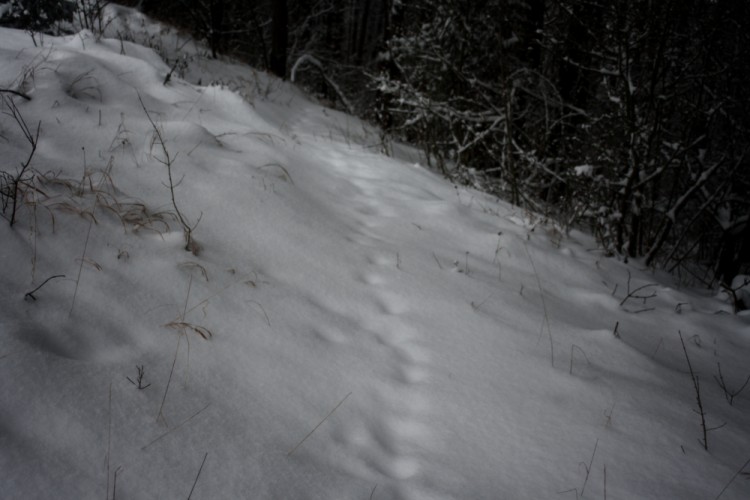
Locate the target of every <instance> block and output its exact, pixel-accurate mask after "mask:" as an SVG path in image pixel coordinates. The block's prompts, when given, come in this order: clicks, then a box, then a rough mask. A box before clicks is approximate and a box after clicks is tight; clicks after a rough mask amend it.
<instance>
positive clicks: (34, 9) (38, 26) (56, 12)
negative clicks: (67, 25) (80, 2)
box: [0, 0, 76, 32]
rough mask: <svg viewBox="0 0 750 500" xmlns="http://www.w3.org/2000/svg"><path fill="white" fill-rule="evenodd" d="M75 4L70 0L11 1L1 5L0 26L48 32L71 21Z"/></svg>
mask: <svg viewBox="0 0 750 500" xmlns="http://www.w3.org/2000/svg"><path fill="white" fill-rule="evenodd" d="M75 7H76V6H75V3H74V2H72V1H70V0H11V1H9V2H3V3H0V26H8V27H11V28H18V29H25V30H29V31H35V32H48V31H50V30H52V29H53V28H54V27H55V26H57V25H58V23H59V22H61V21H71V20H72V19H73V13H74V11H75Z"/></svg>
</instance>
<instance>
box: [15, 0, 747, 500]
mask: <svg viewBox="0 0 750 500" xmlns="http://www.w3.org/2000/svg"><path fill="white" fill-rule="evenodd" d="M110 12H111V13H115V12H117V13H118V15H119V16H120V18H119V19H117V20H116V21H115V22H113V23H112V24H111V25H110V27H109V30H110V31H109V32H108V33H109V35H108V36H110V37H109V38H108V37H104V38H103V39H101V40H99V41H97V40H96V39H95V37H94V36H93V35H92V34H91V33H87V32H82V33H80V34H78V35H75V36H71V37H67V38H52V37H46V38H45V39H44V42H45V45H44V46H43V47H34V45H33V43H32V41H31V38H30V37H29V36H28V35H27V34H25V33H23V32H21V31H13V30H7V29H2V30H0V88H5V89H13V90H18V91H22V92H24V93H27V94H28V95H29V97H31V100H30V101H26V100H24V99H23V98H21V97H18V96H15V95H11V94H8V93H5V94H4V97H5V98H6V100H7V99H12V100H13V102H14V103H15V104H16V106H17V109H18V110H19V112H20V113H21V115H22V117H23V119H24V120H25V121H26V123H27V124H28V125H29V128H30V129H31V130H32V131H33V130H35V128H36V124H37V123H41V128H40V134H39V140H38V143H39V144H38V149H37V151H36V153H35V155H34V156H33V159H32V162H31V166H30V168H32V169H33V170H34V172H35V175H34V177H33V181H28V182H26V183H25V184H24V185H23V186H22V187H23V191H24V194H25V203H24V204H23V206H21V208H20V209H19V212H18V214H17V221H16V224H15V225H14V226H13V227H10V225H9V224H8V223H7V221H2V224H0V257H1V258H2V260H1V262H2V266H0V279H1V280H2V287H0V497H1V498H3V499H24V500H26V499H46V498H66V499H85V498H115V497H116V498H117V499H165V498H187V497H189V496H190V498H194V499H197V498H213V499H234V498H269V499H270V498H273V499H282V498H283V499H325V500H329V499H367V498H373V499H403V500H410V499H415V500H416V499H434V500H438V499H480V498H486V499H500V498H507V499H526V498H528V499H540V498H576V497H579V498H607V499H667V498H674V499H688V498H691V499H692V498H696V499H713V498H717V495H718V497H719V498H722V499H725V500H728V499H745V498H749V497H750V481H748V480H747V473H748V472H750V467H748V464H747V462H746V461H748V460H750V389H747V390H746V391H745V392H744V393H741V394H739V395H738V396H736V397H735V398H734V400H733V401H732V403H733V404H732V405H730V404H729V401H728V400H727V398H725V394H724V391H723V390H722V389H721V388H720V386H719V384H718V383H717V382H716V381H715V380H714V378H715V377H716V378H718V377H719V365H720V368H721V374H722V376H723V380H724V382H725V384H724V385H725V386H726V387H728V389H730V390H732V391H734V390H737V389H739V388H740V387H741V386H742V383H743V382H744V381H745V378H746V377H748V376H749V375H750V363H748V359H750V324H749V323H748V320H749V319H750V316H747V315H744V316H743V315H733V314H730V313H728V312H730V309H729V306H728V305H727V304H726V303H725V302H723V301H722V300H721V297H714V296H711V295H707V294H702V293H699V292H696V291H691V290H687V289H679V288H677V286H676V285H675V284H674V283H673V282H671V281H670V280H669V279H667V278H664V277H659V276H654V275H653V274H651V273H650V272H645V271H643V270H641V269H639V268H638V267H637V266H635V265H631V266H627V265H624V264H622V263H620V262H617V261H616V260H613V259H608V258H605V257H603V256H602V255H601V254H600V253H599V252H598V251H597V249H596V246H595V243H594V241H593V240H592V239H591V238H590V237H588V236H586V235H584V234H582V233H580V232H577V231H572V232H571V234H570V235H561V234H560V233H559V231H557V230H556V229H555V228H554V227H553V226H552V225H550V224H545V223H544V222H543V221H541V220H540V219H539V218H538V217H536V216H535V215H534V214H529V213H525V212H524V211H523V210H520V209H518V208H516V207H513V206H510V205H508V204H506V203H503V202H500V201H498V200H495V199H492V198H490V197H488V196H486V195H483V194H481V193H479V192H475V191H471V190H467V189H464V188H462V187H456V186H453V185H451V184H450V183H448V182H446V181H445V180H444V179H442V178H441V177H439V176H438V175H436V174H434V173H431V172H430V171H429V170H427V169H426V168H424V167H422V166H420V165H419V164H418V163H417V162H418V155H416V154H414V155H412V156H411V157H409V155H407V153H408V152H409V149H408V148H406V147H400V148H397V149H399V150H400V151H402V153H403V154H400V155H398V156H399V158H393V157H388V156H384V155H383V154H381V153H380V150H381V147H380V145H379V142H380V138H379V136H378V134H377V133H376V132H375V131H374V130H372V128H371V127H369V126H368V125H365V124H363V123H362V122H360V121H359V120H357V119H355V118H353V117H350V116H346V115H344V114H342V113H339V112H337V111H334V110H331V109H328V108H326V107H324V106H321V105H319V104H316V103H314V102H313V101H311V100H310V99H308V98H306V97H305V96H304V95H303V94H302V93H301V92H300V91H299V90H297V89H295V88H293V87H292V86H291V85H289V84H287V83H283V82H279V81H276V80H274V79H273V78H271V77H269V76H268V75H265V74H263V73H262V72H257V71H253V70H252V69H251V68H247V67H243V66H242V65H238V64H232V63H230V62H221V61H215V60H210V59H207V58H205V57H204V56H202V54H203V53H204V50H203V49H201V48H200V47H196V46H195V45H194V44H193V43H192V42H190V43H184V42H185V41H184V40H182V39H180V37H179V36H178V35H177V34H176V33H175V32H173V31H172V30H169V29H166V28H162V27H160V26H158V25H156V24H153V23H151V22H150V21H148V20H146V19H145V18H143V17H142V16H140V15H139V14H137V13H135V12H133V11H130V10H127V9H122V8H118V10H114V9H113V10H111V11H110ZM118 32H119V35H121V38H122V40H123V41H121V40H120V39H118V36H115V35H116V34H117V33H118ZM128 39H131V40H137V41H140V42H141V43H143V44H147V45H150V46H151V47H155V48H156V49H158V50H159V53H160V54H161V55H162V56H166V57H168V58H169V57H171V58H172V59H171V60H170V61H168V62H165V61H163V60H162V59H161V57H160V56H159V55H158V54H157V52H154V51H153V50H151V49H149V48H146V47H144V46H142V45H138V44H135V43H131V42H128V41H126V40H128ZM176 49H179V50H180V51H181V52H179V54H180V56H179V57H182V58H183V59H182V61H183V63H181V64H178V65H177V68H178V69H177V70H175V72H174V75H173V76H172V78H171V80H170V82H169V83H167V84H166V85H165V84H163V82H164V80H165V76H166V75H167V73H169V72H170V69H171V68H172V67H174V60H175V59H174V58H175V57H178V56H177V53H176V52H175V50H176ZM179 76H182V77H183V78H180V77H179ZM199 82H200V84H199ZM212 82H217V83H219V84H217V85H209V84H211V83H212ZM3 109H4V111H8V112H9V108H8V107H7V106H5V107H4V108H3ZM149 118H150V119H151V120H152V121H153V124H154V125H155V126H156V130H155V128H154V125H152V123H151V122H150V121H149ZM157 130H158V133H157ZM159 136H160V137H161V139H162V140H163V143H164V149H166V152H167V153H168V154H169V157H170V162H171V167H169V168H168V167H167V166H166V165H165V162H166V156H165V151H164V149H163V148H162V147H161V143H160V140H159ZM30 149H31V148H30V144H29V143H28V141H26V140H25V139H24V137H23V135H22V134H21V130H20V128H19V126H18V124H17V123H16V121H14V120H13V118H12V117H11V116H10V115H8V114H7V113H6V114H3V115H1V116H0V153H1V155H0V157H1V158H2V168H3V171H5V172H9V173H11V174H12V173H15V172H16V171H17V168H18V165H19V164H20V163H21V162H23V161H24V160H25V159H26V158H27V157H28V154H29V151H30ZM170 168H171V174H172V181H173V182H172V186H173V188H174V203H173V200H172V198H171V194H170V186H169V173H170V172H169V171H170ZM175 205H176V207H175ZM177 209H178V210H179V212H180V214H181V216H182V218H183V220H184V221H185V222H186V223H187V224H188V225H189V226H190V227H194V230H193V232H192V236H193V237H194V239H195V244H194V245H193V246H192V250H193V251H192V252H189V251H186V250H185V239H184V236H183V230H182V229H181V224H180V222H179V221H178V220H177V213H176V210H177ZM7 214H8V213H7V211H6V215H7ZM57 275H64V276H65V277H57V278H53V279H51V280H50V281H48V282H46V283H45V284H44V285H43V286H42V287H41V288H39V289H38V290H37V291H35V292H34V293H33V294H32V296H31V297H29V296H27V297H24V294H25V293H26V292H29V291H32V290H34V289H35V288H36V287H38V286H39V285H42V284H43V283H44V282H45V280H47V279H48V278H50V277H52V276H57ZM644 285H648V286H647V287H645V288H642V289H641V290H639V291H637V292H636V293H635V295H636V296H641V297H642V296H650V295H652V294H653V295H654V296H653V297H650V298H647V299H638V298H635V297H631V298H629V299H627V300H624V299H626V297H627V296H628V293H629V292H633V291H634V290H636V289H637V288H639V287H642V286H644ZM679 332H681V334H682V337H683V339H684V342H685V348H686V351H687V354H688V356H689V359H690V362H691V365H692V369H693V370H694V373H695V375H696V376H697V377H698V378H699V388H700V396H701V404H702V406H703V409H704V410H705V413H706V426H707V427H709V428H713V427H718V426H721V425H723V427H721V428H720V429H717V430H713V431H710V432H708V451H706V450H704V449H703V446H702V443H701V442H700V441H701V440H702V439H703V434H702V428H701V417H700V415H698V414H696V413H695V411H694V410H697V408H698V407H697V403H696V391H695V388H694V383H693V379H692V378H691V375H690V373H689V372H688V364H687V362H686V355H685V352H684V351H683V347H682V344H681V341H680V336H679ZM137 367H142V379H140V380H139V376H138V375H139V374H138V369H137ZM139 383H140V386H141V387H144V386H145V387H144V388H143V389H139V387H138V385H139ZM724 424H725V425H724ZM743 464H744V465H743Z"/></svg>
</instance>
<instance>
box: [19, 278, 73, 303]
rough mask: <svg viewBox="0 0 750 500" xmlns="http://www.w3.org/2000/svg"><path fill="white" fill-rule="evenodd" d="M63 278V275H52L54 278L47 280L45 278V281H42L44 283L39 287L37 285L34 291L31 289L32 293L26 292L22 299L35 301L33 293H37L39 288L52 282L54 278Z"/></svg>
mask: <svg viewBox="0 0 750 500" xmlns="http://www.w3.org/2000/svg"><path fill="white" fill-rule="evenodd" d="M64 277H65V275H64V274H56V275H54V276H50V277H49V278H47V279H46V280H44V281H43V282H42V284H41V285H39V286H38V287H36V288H34V289H33V290H32V291H30V292H26V295H24V296H23V297H24V298H26V297H28V298H30V299H31V300H36V297H34V294H35V293H36V292H37V291H39V289H40V288H42V287H43V286H44V285H46V284H47V282H48V281H50V280H53V279H55V278H64Z"/></svg>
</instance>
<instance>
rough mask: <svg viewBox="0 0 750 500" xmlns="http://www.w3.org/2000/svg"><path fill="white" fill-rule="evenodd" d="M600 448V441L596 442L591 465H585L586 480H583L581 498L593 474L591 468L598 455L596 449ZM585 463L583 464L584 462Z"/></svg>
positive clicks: (590, 461)
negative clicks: (590, 475)
mask: <svg viewBox="0 0 750 500" xmlns="http://www.w3.org/2000/svg"><path fill="white" fill-rule="evenodd" d="M598 446H599V440H598V439H597V440H596V444H594V452H593V453H591V460H589V464H588V465H586V464H583V466H584V467H586V478H585V479H584V480H583V486H581V496H583V492H584V491H586V483H587V482H588V481H589V474H590V473H591V466H592V465H593V464H594V455H596V448H597V447H598ZM582 463H583V462H582Z"/></svg>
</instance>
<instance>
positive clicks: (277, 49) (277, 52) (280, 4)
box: [271, 0, 289, 79]
mask: <svg viewBox="0 0 750 500" xmlns="http://www.w3.org/2000/svg"><path fill="white" fill-rule="evenodd" d="M288 17H289V12H288V10H287V4H286V0H274V3H273V21H272V24H273V27H272V36H271V38H272V40H271V71H272V72H273V73H274V74H275V75H276V76H278V77H280V78H283V79H286V48H287V43H288V39H289V28H288Z"/></svg>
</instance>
